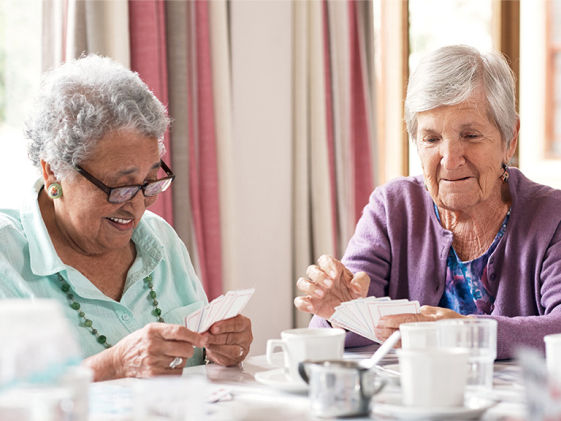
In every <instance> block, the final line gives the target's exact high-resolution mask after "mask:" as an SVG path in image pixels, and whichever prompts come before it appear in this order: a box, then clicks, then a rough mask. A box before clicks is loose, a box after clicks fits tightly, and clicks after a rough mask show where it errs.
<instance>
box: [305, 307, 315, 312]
mask: <svg viewBox="0 0 561 421" xmlns="http://www.w3.org/2000/svg"><path fill="white" fill-rule="evenodd" d="M306 311H307V312H308V313H313V312H314V307H313V306H311V305H307V306H306Z"/></svg>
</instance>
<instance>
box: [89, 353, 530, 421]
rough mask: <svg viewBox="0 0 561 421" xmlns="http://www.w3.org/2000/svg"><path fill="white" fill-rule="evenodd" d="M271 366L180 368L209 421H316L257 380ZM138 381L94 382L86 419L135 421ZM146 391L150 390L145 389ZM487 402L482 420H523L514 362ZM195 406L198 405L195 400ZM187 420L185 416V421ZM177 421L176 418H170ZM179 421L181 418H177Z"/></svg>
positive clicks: (303, 397) (297, 398) (290, 396)
mask: <svg viewBox="0 0 561 421" xmlns="http://www.w3.org/2000/svg"><path fill="white" fill-rule="evenodd" d="M372 351H373V348H372V347H369V348H361V349H357V350H351V351H349V352H346V353H345V358H346V359H357V358H367V357H369V356H370V355H371V354H372ZM273 362H274V364H273V365H271V364H269V363H267V360H266V358H265V356H264V355H260V356H254V357H250V358H248V359H247V360H246V361H244V363H243V364H242V366H241V367H229V368H227V367H220V366H217V365H214V364H210V365H207V366H198V367H191V368H187V369H185V370H184V373H183V376H184V377H185V378H199V379H206V380H204V383H205V384H204V385H203V386H201V387H203V388H204V389H205V390H204V392H203V393H204V396H206V400H215V401H217V402H215V403H208V404H205V413H206V417H207V419H208V420H211V421H219V420H220V421H221V420H248V421H249V420H255V421H257V420H259V421H263V420H271V421H275V420H279V421H307V420H317V419H318V418H315V417H313V416H312V415H311V414H310V411H309V401H308V397H307V394H306V392H305V391H304V392H298V393H296V392H286V391H283V390H279V389H278V388H275V387H270V386H266V385H263V384H261V383H259V382H257V381H256V380H255V378H254V376H255V374H256V373H258V372H262V371H266V370H272V369H276V368H279V367H281V365H282V355H281V354H280V353H279V354H275V360H274V361H273ZM382 364H383V366H384V367H386V368H388V370H389V371H388V373H389V374H390V375H391V372H392V371H398V366H397V358H396V356H395V354H394V353H391V354H390V355H388V356H387V357H386V358H384V361H383V362H382ZM139 382H143V381H142V380H137V379H121V380H113V381H108V382H100V383H95V384H93V385H92V386H91V392H90V421H102V420H103V421H128V420H133V419H134V420H135V421H140V420H138V416H136V417H135V412H134V407H135V405H138V400H136V401H135V393H137V394H138V387H137V386H138V384H139ZM148 390H150V389H148ZM398 392H399V386H398V384H397V383H390V384H389V385H388V386H387V387H386V388H385V389H384V391H383V392H381V393H380V394H379V395H377V397H376V399H383V398H384V394H390V393H394V394H395V393H398ZM488 397H489V398H493V399H495V400H497V404H496V405H494V406H493V407H491V408H490V409H488V410H487V411H486V412H485V413H484V414H483V415H482V417H481V419H482V420H485V421H496V420H502V421H503V420H523V419H524V414H525V408H524V401H523V394H522V388H521V385H520V370H519V369H518V367H517V366H516V365H514V364H513V363H503V362H497V363H495V381H494V389H493V392H492V393H490V394H489V396H488ZM199 403H200V402H199ZM135 418H136V419H135ZM152 419H154V420H156V419H158V420H164V419H165V420H168V419H169V420H170V421H171V420H172V419H173V418H165V417H164V418H162V417H160V418H157V417H152V418H150V421H151V420H152ZM190 419H192V418H187V420H190ZM353 419H354V420H367V419H393V418H392V417H387V416H383V417H382V416H377V415H372V414H371V415H370V418H368V417H362V418H353ZM173 421H176V419H173ZM181 421H184V420H181Z"/></svg>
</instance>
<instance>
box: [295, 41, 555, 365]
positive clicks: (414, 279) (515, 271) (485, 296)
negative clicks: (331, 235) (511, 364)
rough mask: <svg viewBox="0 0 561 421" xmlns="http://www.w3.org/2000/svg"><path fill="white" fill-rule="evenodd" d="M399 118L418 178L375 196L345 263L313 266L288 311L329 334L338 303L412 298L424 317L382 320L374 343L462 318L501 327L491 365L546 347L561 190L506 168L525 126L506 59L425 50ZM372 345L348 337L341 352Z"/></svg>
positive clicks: (459, 49) (323, 261) (458, 49)
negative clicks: (304, 315)
mask: <svg viewBox="0 0 561 421" xmlns="http://www.w3.org/2000/svg"><path fill="white" fill-rule="evenodd" d="M405 120H406V124H407V130H408V132H409V136H410V138H411V139H412V141H413V145H414V147H415V148H416V150H417V154H418V155H419V158H420V161H421V165H422V169H423V175H422V176H414V177H406V178H400V179H397V180H394V181H391V182H389V183H388V184H386V185H384V186H380V187H378V188H377V189H376V190H375V191H374V192H373V193H372V195H371V197H370V201H369V203H368V204H367V205H366V207H365V208H364V211H363V214H362V216H361V218H360V220H359V222H358V225H357V227H356V231H355V233H354V235H353V237H352V238H351V240H350V242H349V245H348V247H347V250H346V252H345V255H344V256H343V259H342V261H339V260H337V259H335V258H333V257H330V256H322V257H321V258H320V259H319V260H318V263H317V265H312V266H309V267H308V269H307V272H306V276H303V277H301V278H300V279H299V280H298V281H297V285H298V287H299V288H300V290H301V291H302V292H303V295H302V296H300V297H297V298H296V300H295V305H296V306H297V308H298V309H300V310H302V311H305V312H309V313H312V314H314V315H315V316H314V318H313V319H312V322H311V324H312V325H313V326H326V327H327V326H329V324H328V322H327V321H326V319H329V317H330V316H331V315H332V314H333V312H334V308H335V307H336V306H338V305H339V304H340V303H341V302H343V301H348V300H352V299H354V298H358V297H363V296H366V295H370V296H385V295H387V296H390V297H391V298H408V299H411V300H418V301H419V303H420V304H422V305H423V307H422V308H421V312H420V314H415V315H411V314H401V315H393V316H385V317H382V318H380V320H379V322H378V324H377V325H376V326H374V329H375V332H376V336H377V337H378V338H382V339H385V338H387V337H388V336H389V335H390V334H391V333H392V332H393V331H395V330H396V329H398V328H399V325H400V324H401V323H403V322H411V321H431V320H439V319H446V318H461V317H468V316H469V317H480V318H491V319H495V320H496V321H497V322H498V323H497V325H498V331H497V354H498V358H509V357H512V356H513V355H514V352H515V350H516V348H517V347H520V346H531V347H536V348H541V349H543V348H544V344H543V338H544V336H545V335H547V334H550V333H558V332H561V191H559V190H556V189H553V188H550V187H547V186H544V185H540V184H537V183H534V182H532V181H531V180H529V179H528V178H526V177H525V176H524V174H523V173H522V172H521V171H519V170H518V169H516V168H510V167H509V163H510V161H511V159H512V157H513V155H514V153H515V150H516V144H517V140H518V130H519V124H520V123H519V119H518V115H517V113H516V109H515V88H514V79H513V76H512V73H511V71H510V68H509V66H508V64H507V62H506V60H505V59H504V57H503V56H502V55H500V54H498V53H495V52H489V53H484V54H483V53H480V52H479V51H477V50H476V49H474V48H471V47H468V46H447V47H442V48H440V49H438V50H435V51H433V52H431V53H429V54H427V55H426V56H425V57H424V58H423V59H422V60H421V61H420V62H419V64H418V66H417V68H416V69H415V71H414V72H413V73H412V74H411V76H410V79H409V85H408V88H407V97H406V100H405ZM526 141H528V142H531V141H532V140H531V139H526ZM367 343H368V340H366V339H365V338H363V337H361V336H359V335H356V334H353V333H351V332H349V333H348V336H347V345H348V346H357V345H364V344H367Z"/></svg>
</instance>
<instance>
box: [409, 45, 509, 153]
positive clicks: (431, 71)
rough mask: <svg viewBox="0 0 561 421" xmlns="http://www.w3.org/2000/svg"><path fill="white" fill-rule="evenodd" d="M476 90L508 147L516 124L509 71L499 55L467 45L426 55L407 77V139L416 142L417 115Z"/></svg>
mask: <svg viewBox="0 0 561 421" xmlns="http://www.w3.org/2000/svg"><path fill="white" fill-rule="evenodd" d="M479 87H482V88H483V92H484V95H485V98H486V99H487V104H488V110H487V112H488V114H489V120H490V121H491V122H493V123H494V124H495V125H496V127H497V128H498V129H499V131H500V132H501V137H502V138H503V141H504V142H506V144H507V146H508V144H509V143H510V141H511V139H512V138H513V135H514V133H515V130H516V125H517V122H518V114H517V113H516V98H515V85H514V75H513V73H512V70H511V69H510V67H509V65H508V63H507V61H506V59H505V58H504V56H503V55H502V54H500V53H497V52H488V53H480V52H479V51H478V50H477V49H475V48H473V47H470V46H467V45H451V46H446V47H442V48H439V49H437V50H435V51H433V52H431V53H428V54H427V55H425V56H424V57H423V58H422V59H421V61H420V62H419V64H418V66H417V68H416V69H415V71H414V72H413V73H411V75H410V77H409V84H408V86H407V96H406V98H405V123H406V125H407V132H408V133H409V136H410V137H411V139H412V140H413V141H415V140H416V135H417V113H420V112H423V111H428V110H432V109H434V108H437V107H440V106H443V105H456V104H459V103H461V102H463V101H465V100H467V99H468V98H469V97H470V96H471V95H472V93H473V92H474V91H475V90H476V89H477V88H479Z"/></svg>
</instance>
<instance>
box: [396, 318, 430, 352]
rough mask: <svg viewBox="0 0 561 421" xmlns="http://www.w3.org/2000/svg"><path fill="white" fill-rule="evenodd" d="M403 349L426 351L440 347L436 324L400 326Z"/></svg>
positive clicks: (415, 323)
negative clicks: (425, 349)
mask: <svg viewBox="0 0 561 421" xmlns="http://www.w3.org/2000/svg"><path fill="white" fill-rule="evenodd" d="M399 331H400V332H401V348H403V349H424V348H436V347H438V329H437V325H436V323H435V322H413V323H402V324H400V325H399Z"/></svg>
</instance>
